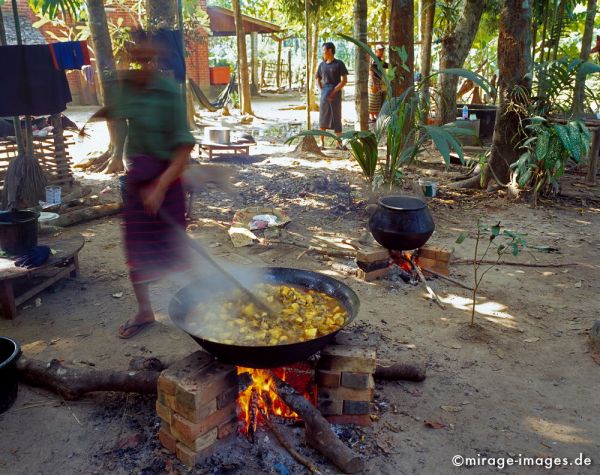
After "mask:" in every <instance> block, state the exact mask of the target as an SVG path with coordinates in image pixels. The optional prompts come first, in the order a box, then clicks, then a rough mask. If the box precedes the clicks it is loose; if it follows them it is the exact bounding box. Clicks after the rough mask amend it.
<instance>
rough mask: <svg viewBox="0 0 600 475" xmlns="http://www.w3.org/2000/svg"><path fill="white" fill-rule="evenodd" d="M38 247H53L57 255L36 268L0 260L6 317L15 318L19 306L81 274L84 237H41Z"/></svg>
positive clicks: (1, 301) (0, 295)
mask: <svg viewBox="0 0 600 475" xmlns="http://www.w3.org/2000/svg"><path fill="white" fill-rule="evenodd" d="M39 244H40V245H45V246H48V247H50V249H52V251H53V252H54V254H51V255H50V258H49V259H48V261H47V262H46V263H45V264H43V265H41V266H40V267H36V268H35V269H25V268H22V267H16V266H15V263H14V259H9V258H0V307H1V308H2V316H3V317H4V318H7V319H14V318H15V317H16V316H17V307H18V306H19V305H21V304H23V303H24V302H26V301H28V300H30V299H32V298H33V297H35V296H36V295H38V294H39V293H40V292H42V291H43V290H45V289H47V288H48V287H50V286H51V285H53V284H55V283H56V282H58V281H59V280H61V279H64V278H66V277H76V276H77V275H78V274H79V251H81V249H82V248H83V245H84V240H83V236H81V235H77V236H75V237H71V238H65V239H53V238H41V239H40V241H39Z"/></svg>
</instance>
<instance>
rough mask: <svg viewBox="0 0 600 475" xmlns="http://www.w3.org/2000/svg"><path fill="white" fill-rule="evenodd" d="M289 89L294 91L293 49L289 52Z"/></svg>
mask: <svg viewBox="0 0 600 475" xmlns="http://www.w3.org/2000/svg"><path fill="white" fill-rule="evenodd" d="M288 89H289V90H290V91H291V90H292V49H291V48H290V49H289V50H288Z"/></svg>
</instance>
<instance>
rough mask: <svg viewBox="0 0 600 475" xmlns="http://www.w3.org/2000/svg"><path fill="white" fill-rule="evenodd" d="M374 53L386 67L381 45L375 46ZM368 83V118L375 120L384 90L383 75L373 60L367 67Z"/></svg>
mask: <svg viewBox="0 0 600 475" xmlns="http://www.w3.org/2000/svg"><path fill="white" fill-rule="evenodd" d="M375 55H376V56H377V58H378V59H379V61H381V66H382V67H383V69H387V68H388V67H389V65H388V63H386V62H385V60H384V59H383V58H384V56H385V47H384V46H383V45H381V44H379V45H377V46H376V47H375ZM369 83H370V84H369V119H370V122H375V121H376V120H377V116H378V115H379V112H380V111H381V106H382V105H383V101H384V99H385V92H386V91H385V82H384V81H383V76H382V74H381V71H380V70H379V67H378V66H377V63H376V62H375V60H373V61H372V62H371V68H370V69H369Z"/></svg>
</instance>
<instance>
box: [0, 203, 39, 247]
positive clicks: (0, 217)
mask: <svg viewBox="0 0 600 475" xmlns="http://www.w3.org/2000/svg"><path fill="white" fill-rule="evenodd" d="M39 217H40V213H38V212H37V211H10V212H6V213H0V249H2V250H3V251H4V252H5V253H6V254H9V255H13V256H18V255H21V254H24V253H26V252H27V251H30V250H31V249H33V248H34V247H35V246H37V243H38V218H39Z"/></svg>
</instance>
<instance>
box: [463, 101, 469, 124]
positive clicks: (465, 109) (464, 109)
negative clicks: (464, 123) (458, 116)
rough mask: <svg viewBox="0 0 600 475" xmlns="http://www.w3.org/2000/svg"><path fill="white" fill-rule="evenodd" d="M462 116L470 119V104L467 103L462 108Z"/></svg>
mask: <svg viewBox="0 0 600 475" xmlns="http://www.w3.org/2000/svg"><path fill="white" fill-rule="evenodd" d="M462 118H463V120H469V106H467V105H466V104H465V105H464V106H463V109H462Z"/></svg>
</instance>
